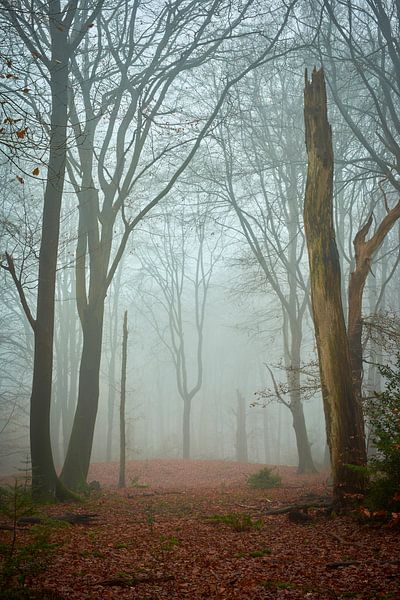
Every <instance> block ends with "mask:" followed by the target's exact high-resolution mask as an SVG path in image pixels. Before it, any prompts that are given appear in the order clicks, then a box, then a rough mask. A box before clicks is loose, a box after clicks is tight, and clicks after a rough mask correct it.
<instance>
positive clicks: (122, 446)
mask: <svg viewBox="0 0 400 600" xmlns="http://www.w3.org/2000/svg"><path fill="white" fill-rule="evenodd" d="M127 349H128V311H127V310H126V311H125V314H124V326H123V334H122V366H121V402H120V406H119V479H118V487H119V488H124V487H125V460H126V437H125V432H126V429H125V400H126V361H127Z"/></svg>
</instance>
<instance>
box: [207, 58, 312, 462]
mask: <svg viewBox="0 0 400 600" xmlns="http://www.w3.org/2000/svg"><path fill="white" fill-rule="evenodd" d="M293 85H294V82H293V79H292V78H291V77H289V75H288V74H285V73H283V72H280V73H278V72H277V71H276V66H275V65H274V67H273V69H272V70H271V71H267V70H264V71H262V70H261V69H260V70H257V71H254V72H253V73H252V75H251V77H250V78H249V80H248V81H246V87H245V86H237V89H236V90H235V93H236V104H235V105H234V108H231V111H232V112H233V111H234V109H236V114H235V112H234V114H233V117H232V118H231V119H228V120H227V121H226V123H224V125H221V127H220V128H219V129H218V130H217V132H216V134H215V141H216V142H217V144H218V146H219V148H220V152H221V155H222V168H221V166H220V165H218V166H217V167H215V166H214V169H213V170H211V173H209V174H208V175H206V176H205V177H209V178H210V179H211V180H212V181H213V183H214V185H215V184H216V185H217V186H218V187H217V190H218V191H217V192H216V194H217V198H218V200H219V202H225V203H226V204H227V205H228V206H231V207H232V209H233V211H234V213H235V214H236V216H237V219H238V222H239V226H240V230H241V232H242V234H243V236H244V238H245V240H246V242H247V244H248V248H249V250H250V255H251V256H252V257H253V263H255V266H256V268H257V269H258V270H259V274H260V275H259V277H258V278H257V282H259V283H260V285H262V286H264V288H267V289H271V291H272V293H273V294H274V295H275V296H276V298H277V300H278V303H279V304H278V305H279V307H280V312H281V315H282V339H283V356H284V363H285V367H286V377H287V380H288V387H289V400H288V401H287V402H286V401H285V402H284V405H285V406H286V407H287V408H288V409H289V410H290V411H291V413H292V417H293V428H294V431H295V435H296V442H297V449H298V456H299V472H302V473H303V472H313V471H315V466H314V463H313V459H312V456H311V450H310V444H309V440H308V435H307V429H306V424H305V418H304V412H303V405H302V399H301V385H300V362H301V349H302V342H303V321H304V317H305V315H306V312H307V310H308V303H309V287H308V274H307V268H306V265H305V261H304V243H305V242H304V235H303V231H302V215H301V204H302V193H303V189H304V163H303V162H302V161H301V158H302V156H303V149H302V147H301V146H300V144H301V139H302V138H301V137H300V135H299V130H300V128H299V125H298V123H299V121H300V115H299V110H298V106H297V105H296V99H295V98H294V99H292V98H291V96H290V93H289V90H292V89H293ZM231 105H233V100H232V101H231ZM282 107H283V109H284V116H285V119H283V118H282ZM221 174H222V175H223V178H221ZM245 268H246V269H249V268H251V267H250V266H249V264H248V263H246V265H245ZM252 273H254V268H253V270H252ZM253 278H254V276H253ZM276 399H277V400H278V401H280V399H282V396H276Z"/></svg>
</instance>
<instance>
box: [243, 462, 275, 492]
mask: <svg viewBox="0 0 400 600" xmlns="http://www.w3.org/2000/svg"><path fill="white" fill-rule="evenodd" d="M281 483H282V478H281V476H280V475H279V474H278V473H274V472H273V471H272V469H269V468H268V467H264V468H263V469H260V470H259V471H257V472H256V473H253V474H252V475H249V477H248V478H247V484H248V485H249V486H250V487H252V488H257V489H269V488H273V487H278V486H279V485H280V484H281Z"/></svg>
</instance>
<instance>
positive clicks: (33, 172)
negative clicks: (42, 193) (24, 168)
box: [32, 167, 40, 175]
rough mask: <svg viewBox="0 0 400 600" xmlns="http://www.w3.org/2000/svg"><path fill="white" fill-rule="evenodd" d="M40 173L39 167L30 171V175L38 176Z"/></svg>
mask: <svg viewBox="0 0 400 600" xmlns="http://www.w3.org/2000/svg"><path fill="white" fill-rule="evenodd" d="M39 173H40V171H39V167H35V168H34V169H33V171H32V175H39Z"/></svg>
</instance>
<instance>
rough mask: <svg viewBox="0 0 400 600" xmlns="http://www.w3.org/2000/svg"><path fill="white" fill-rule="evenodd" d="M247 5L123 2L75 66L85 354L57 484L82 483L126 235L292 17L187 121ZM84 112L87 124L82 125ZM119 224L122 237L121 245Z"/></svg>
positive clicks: (284, 16)
mask: <svg viewBox="0 0 400 600" xmlns="http://www.w3.org/2000/svg"><path fill="white" fill-rule="evenodd" d="M253 4H254V2H253V0H248V1H247V2H245V3H243V4H241V3H240V4H236V3H232V2H230V1H227V0H213V1H211V0H207V2H202V3H198V2H181V1H178V0H177V1H174V2H172V3H168V4H165V5H161V4H159V2H156V1H154V2H149V3H146V4H142V3H139V2H132V3H125V2H121V3H120V4H118V5H117V7H116V8H115V11H111V12H110V13H108V14H107V15H104V16H102V17H101V18H99V19H98V22H97V26H98V32H99V35H100V32H101V35H102V36H103V39H104V45H103V46H101V45H100V44H96V46H95V48H93V47H91V46H88V48H87V52H85V54H84V55H83V56H82V57H81V58H77V59H76V60H75V61H74V63H73V65H72V70H73V77H74V82H76V85H75V83H74V86H73V87H74V89H75V88H76V89H79V93H80V100H79V101H78V100H77V97H76V96H74V97H73V98H72V99H71V103H70V112H71V115H72V118H73V121H74V123H75V124H76V125H75V127H74V132H75V137H76V144H77V154H76V155H75V154H74V155H72V156H71V157H70V170H69V172H70V177H71V181H72V182H73V185H74V188H75V191H76V193H77V195H78V198H79V205H80V212H79V239H78V245H77V251H76V278H77V302H78V312H79V316H80V320H81V324H82V330H83V349H82V357H81V366H80V376H79V390H78V403H77V410H76V415H75V420H74V425H73V428H72V434H71V438H70V444H69V448H68V452H67V456H66V460H65V463H64V467H63V470H62V475H61V477H62V480H63V481H64V482H65V484H66V485H68V486H71V487H79V486H80V485H83V484H84V482H85V480H86V475H87V471H88V467H89V461H90V454H91V448H92V441H93V432H94V425H95V421H96V415H97V407H98V394H99V368H100V357H101V345H102V335H103V319H104V299H105V297H106V294H107V291H108V289H109V287H110V283H111V281H112V279H113V276H114V274H115V272H116V269H117V267H118V264H119V261H120V259H121V257H122V255H123V252H124V250H125V247H126V244H127V241H128V239H129V236H130V234H131V233H132V231H133V230H134V229H135V227H137V225H138V224H139V223H140V222H141V221H142V220H143V219H144V218H145V217H146V215H147V214H148V213H149V212H150V211H151V210H152V209H153V208H154V207H155V206H156V205H157V204H158V203H159V202H160V201H161V200H162V199H163V198H164V197H166V196H167V194H168V193H169V192H170V191H171V190H172V189H173V187H174V185H175V183H176V181H177V180H178V178H179V177H180V176H181V174H182V173H183V172H184V171H185V169H186V167H187V166H188V165H189V163H190V162H191V160H192V158H193V157H194V155H195V154H196V152H197V150H198V148H199V146H200V144H201V142H202V140H203V139H204V138H205V137H206V135H207V134H208V133H209V131H210V128H211V127H212V126H213V124H214V122H215V120H216V118H217V116H218V114H219V111H220V109H221V107H222V105H223V103H224V101H225V99H226V98H227V96H228V94H229V90H230V89H231V88H232V86H233V85H234V84H235V83H236V82H237V81H238V80H240V79H241V78H242V77H244V76H245V75H246V74H247V73H248V72H249V71H250V70H251V69H252V68H254V67H255V66H257V65H258V64H261V63H262V62H264V61H265V60H269V59H271V58H272V55H273V52H274V48H275V45H276V43H277V41H278V40H279V37H280V34H281V32H282V30H283V29H284V27H285V24H286V22H287V20H288V18H289V15H290V12H291V6H289V7H286V6H285V7H282V8H281V9H280V10H279V11H278V14H279V17H276V16H275V14H274V13H273V11H272V12H271V11H267V13H269V17H267V14H266V15H265V18H268V19H269V20H270V21H271V31H272V32H273V33H272V34H271V35H266V34H265V33H264V32H263V36H264V47H263V49H262V51H261V52H260V53H259V54H258V55H256V57H255V58H252V59H251V61H247V62H246V63H245V64H244V66H243V67H242V68H241V69H240V70H239V71H237V70H235V72H234V74H233V75H231V76H230V77H228V78H225V80H224V82H223V86H222V88H221V91H220V93H219V95H218V98H217V99H216V100H215V102H214V104H213V105H212V106H211V107H209V106H206V107H204V106H203V107H202V108H201V109H200V110H202V109H204V112H203V113H200V114H198V115H197V118H195V119H190V120H189V121H188V119H187V117H186V112H188V111H187V110H186V109H187V108H188V107H187V106H186V103H187V102H188V98H187V97H186V96H185V95H184V94H183V92H182V90H185V87H186V86H189V85H190V84H191V83H192V81H191V79H190V77H191V72H192V71H194V70H195V69H197V68H199V67H200V66H201V65H204V64H206V63H207V64H208V63H210V62H211V61H213V60H215V61H216V63H217V62H218V59H219V58H220V56H221V55H225V52H227V50H228V48H229V47H231V45H232V44H233V43H235V42H236V36H238V35H239V36H242V37H243V39H245V38H246V37H247V36H248V33H249V31H248V29H247V19H249V18H250V16H252V14H254V11H253ZM277 19H281V20H280V21H277ZM254 34H257V31H252V35H253V36H254ZM265 38H266V39H265ZM109 63H111V64H109ZM105 68H108V69H109V71H110V72H111V77H110V81H112V82H117V83H113V84H111V85H112V91H111V92H110V89H109V88H108V87H107V86H104V85H100V84H99V77H100V75H101V74H102V73H103V72H104V69H105ZM81 107H82V108H83V112H84V116H83V117H81V118H79V115H80V114H81ZM94 147H95V148H99V150H98V152H93V148H94ZM118 220H119V222H120V223H121V224H122V230H123V231H122V234H121V236H120V237H119V239H118V241H117V240H116V239H115V237H114V231H115V229H116V225H117V222H118Z"/></svg>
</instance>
